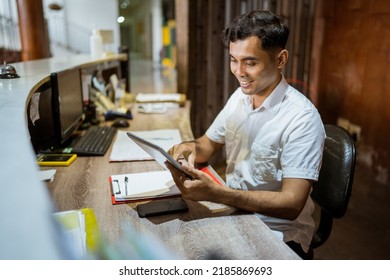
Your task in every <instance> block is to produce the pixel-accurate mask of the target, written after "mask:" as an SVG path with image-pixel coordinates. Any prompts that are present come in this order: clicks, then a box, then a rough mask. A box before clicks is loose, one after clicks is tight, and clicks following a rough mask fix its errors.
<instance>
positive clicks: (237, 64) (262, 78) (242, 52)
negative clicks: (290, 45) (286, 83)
mask: <svg viewBox="0 0 390 280" xmlns="http://www.w3.org/2000/svg"><path fill="white" fill-rule="evenodd" d="M229 49H230V70H231V71H232V73H233V74H234V76H236V78H237V80H238V81H239V83H240V86H241V89H242V92H243V93H244V94H247V95H252V96H253V101H254V102H253V104H254V107H255V108H257V107H258V106H260V105H261V103H262V102H263V101H264V99H265V98H266V97H267V96H268V95H270V94H271V92H272V91H273V90H274V88H275V87H276V86H277V85H278V83H279V82H280V80H281V77H282V76H281V73H280V71H281V69H282V67H283V66H284V64H285V63H286V61H287V55H288V53H287V51H286V50H281V51H280V52H275V54H272V55H270V54H269V53H268V52H266V51H264V50H263V49H262V48H261V42H260V39H259V38H258V37H255V36H252V37H249V38H246V39H244V40H238V41H236V42H230V45H229Z"/></svg>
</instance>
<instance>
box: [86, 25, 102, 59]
mask: <svg viewBox="0 0 390 280" xmlns="http://www.w3.org/2000/svg"><path fill="white" fill-rule="evenodd" d="M89 47H90V51H91V56H92V57H94V58H98V57H102V55H103V39H102V36H100V32H99V30H97V29H94V30H93V31H92V35H91V37H90V38H89Z"/></svg>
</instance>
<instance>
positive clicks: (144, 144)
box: [127, 132, 192, 179]
mask: <svg viewBox="0 0 390 280" xmlns="http://www.w3.org/2000/svg"><path fill="white" fill-rule="evenodd" d="M127 136H128V137H129V138H130V139H131V140H133V141H134V142H135V143H136V144H137V145H138V146H139V147H140V148H141V149H143V150H144V151H145V152H146V153H147V154H149V155H150V156H151V157H152V158H154V159H155V160H156V161H157V162H158V163H159V164H160V165H161V166H162V167H163V168H164V169H167V167H166V166H165V162H166V161H168V162H169V163H170V164H172V165H173V166H174V167H175V168H176V169H178V170H179V171H180V172H182V173H183V174H184V175H185V176H186V177H187V178H189V179H192V176H191V175H189V174H188V173H187V172H186V171H185V170H184V169H183V167H182V166H181V165H180V163H179V162H177V161H176V160H175V159H174V158H173V157H172V156H171V155H169V154H168V153H167V152H166V151H165V150H164V149H162V148H161V147H159V146H157V145H155V144H153V143H151V142H149V141H147V140H145V139H143V138H141V137H138V136H137V135H135V134H134V133H131V132H127Z"/></svg>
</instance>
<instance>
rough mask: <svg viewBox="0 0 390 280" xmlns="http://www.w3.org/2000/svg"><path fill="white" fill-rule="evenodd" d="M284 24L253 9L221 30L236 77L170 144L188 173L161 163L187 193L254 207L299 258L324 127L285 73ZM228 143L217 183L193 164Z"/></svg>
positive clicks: (309, 224) (309, 230)
mask: <svg viewBox="0 0 390 280" xmlns="http://www.w3.org/2000/svg"><path fill="white" fill-rule="evenodd" d="M288 35H289V30H288V28H287V27H286V26H284V25H283V24H282V23H281V21H280V18H279V17H277V16H275V15H274V14H272V13H270V12H265V11H252V12H250V13H248V14H245V15H242V16H241V17H239V18H237V19H235V20H234V21H233V22H232V23H231V24H230V25H229V26H228V27H227V28H226V29H225V30H224V38H225V41H226V42H227V43H228V44H229V52H230V68H231V71H232V73H233V74H234V75H235V77H236V78H237V80H238V81H239V83H240V87H239V88H238V89H237V90H236V91H235V92H234V93H233V94H232V96H231V97H230V98H229V100H228V102H227V104H226V105H225V107H224V108H223V109H222V111H221V112H220V113H219V114H218V116H217V118H216V119H215V120H214V122H213V123H212V125H211V126H210V127H209V129H208V130H207V131H206V134H205V135H203V136H202V137H200V138H198V139H196V140H195V141H190V142H183V143H181V144H179V145H176V146H174V147H172V148H171V149H170V151H169V152H170V154H171V155H172V156H173V157H174V158H176V159H178V158H179V157H180V156H182V155H184V156H186V158H187V160H188V163H189V166H188V167H186V168H187V171H188V173H189V174H191V175H192V177H193V178H194V179H193V180H188V179H187V178H186V177H185V176H183V174H182V173H180V172H178V171H177V170H176V169H175V168H173V167H172V166H171V165H169V164H167V166H168V168H169V169H170V171H171V173H172V175H173V178H174V180H175V182H176V184H177V186H178V187H179V188H180V190H181V192H182V196H183V198H185V199H189V200H194V201H198V200H207V201H213V202H217V203H223V204H226V205H230V206H233V207H236V208H239V209H243V210H247V211H253V212H256V213H258V215H259V216H260V218H261V219H262V220H263V221H264V222H265V223H266V224H267V225H268V226H269V227H270V228H271V229H272V230H275V231H278V232H281V233H282V234H283V240H284V241H285V242H286V244H287V245H289V246H290V247H291V248H292V249H293V250H294V251H296V252H297V253H298V255H300V256H301V257H302V258H304V259H305V258H307V257H308V255H307V252H308V250H309V245H310V241H311V238H312V236H313V232H314V221H313V219H312V217H311V215H312V212H313V210H314V204H313V202H312V200H311V198H310V192H311V187H312V182H313V181H315V180H317V179H318V176H319V171H320V167H321V160H322V151H323V146H324V140H325V131H324V127H323V124H322V121H321V118H320V115H319V113H318V111H317V109H316V108H315V107H314V105H313V104H312V103H311V102H310V101H309V100H308V99H307V98H306V97H305V96H304V95H302V94H301V93H300V92H298V91H297V90H295V89H294V88H293V87H291V86H290V85H289V84H288V83H287V82H286V80H285V79H284V77H283V75H282V73H281V70H282V68H283V66H284V65H285V64H286V62H287V59H288V51H287V50H286V49H285V46H286V42H287V39H288ZM223 146H225V148H226V156H227V170H226V181H227V184H228V186H229V187H230V188H221V187H220V186H218V185H216V183H215V182H214V181H213V180H212V179H211V178H210V177H209V176H208V175H207V174H205V173H203V172H201V171H199V170H196V169H195V168H194V164H195V163H202V162H206V161H208V160H209V159H210V157H211V156H212V155H213V154H214V153H215V152H216V151H217V150H219V149H221V148H222V147H223Z"/></svg>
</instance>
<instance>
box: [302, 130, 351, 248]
mask: <svg viewBox="0 0 390 280" xmlns="http://www.w3.org/2000/svg"><path fill="white" fill-rule="evenodd" d="M325 132H326V139H325V146H324V153H323V159H322V167H321V170H320V175H319V179H318V181H317V182H315V183H314V184H313V191H312V193H311V197H312V199H313V200H314V201H315V202H316V203H317V205H318V206H319V207H320V209H321V216H320V221H319V226H318V229H317V230H316V232H315V233H314V236H313V239H312V242H311V246H310V247H311V251H312V249H314V248H317V247H319V246H321V245H322V244H324V243H325V241H326V240H327V239H328V237H329V235H330V233H331V230H332V224H333V219H334V218H341V217H343V216H344V214H345V212H346V210H347V206H348V202H349V197H350V195H351V190H352V182H353V176H354V171H355V159H356V149H355V143H354V140H353V138H352V136H351V134H350V133H349V132H348V131H347V130H345V129H344V128H341V127H339V126H336V125H325Z"/></svg>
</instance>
